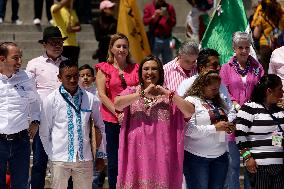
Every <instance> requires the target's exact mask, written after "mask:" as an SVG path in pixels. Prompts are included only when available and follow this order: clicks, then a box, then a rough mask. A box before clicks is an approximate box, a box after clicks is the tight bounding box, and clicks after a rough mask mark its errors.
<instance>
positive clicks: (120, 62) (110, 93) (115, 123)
mask: <svg viewBox="0 0 284 189" xmlns="http://www.w3.org/2000/svg"><path fill="white" fill-rule="evenodd" d="M138 66H139V65H138V64H133V63H132V61H131V56H130V52H129V41H128V38H127V37H126V36H125V35H123V34H120V33H117V34H114V35H113V36H112V37H111V40H110V44H109V49H108V59H107V62H102V63H99V64H97V65H96V66H95V68H96V70H97V76H96V85H97V89H98V94H99V97H100V100H101V102H102V108H101V113H102V118H103V120H104V123H105V132H106V140H107V160H108V182H109V188H110V189H115V187H116V177H117V174H118V144H119V131H120V122H121V120H122V118H123V113H122V112H118V111H116V110H115V108H114V104H113V102H114V98H115V97H116V96H117V95H118V94H119V93H121V92H122V91H123V90H124V89H125V88H126V87H127V86H136V85H138V82H139V79H138Z"/></svg>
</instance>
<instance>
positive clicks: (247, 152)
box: [242, 151, 250, 158]
mask: <svg viewBox="0 0 284 189" xmlns="http://www.w3.org/2000/svg"><path fill="white" fill-rule="evenodd" d="M248 155H250V151H245V152H244V153H243V154H242V157H243V158H246V157H247V156H248Z"/></svg>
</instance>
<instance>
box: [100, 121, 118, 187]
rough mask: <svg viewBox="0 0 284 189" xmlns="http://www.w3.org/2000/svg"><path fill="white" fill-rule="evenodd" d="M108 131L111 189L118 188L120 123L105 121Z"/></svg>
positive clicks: (106, 130) (108, 168) (109, 181)
mask: <svg viewBox="0 0 284 189" xmlns="http://www.w3.org/2000/svg"><path fill="white" fill-rule="evenodd" d="M104 124H105V132H106V141H107V146H106V151H107V161H108V167H107V170H108V184H109V189H116V181H117V175H118V145H119V132H120V125H119V124H118V123H111V122H106V121H104Z"/></svg>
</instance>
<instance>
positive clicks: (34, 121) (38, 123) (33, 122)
mask: <svg viewBox="0 0 284 189" xmlns="http://www.w3.org/2000/svg"><path fill="white" fill-rule="evenodd" d="M31 123H32V124H37V125H40V121H39V120H33V121H32V122H31Z"/></svg>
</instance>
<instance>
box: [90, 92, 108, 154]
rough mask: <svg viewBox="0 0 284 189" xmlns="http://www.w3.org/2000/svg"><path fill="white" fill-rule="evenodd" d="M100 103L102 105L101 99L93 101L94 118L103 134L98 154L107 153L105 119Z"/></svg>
mask: <svg viewBox="0 0 284 189" xmlns="http://www.w3.org/2000/svg"><path fill="white" fill-rule="evenodd" d="M95 99H96V98H95ZM100 105H101V103H100V101H99V100H95V101H94V102H93V106H92V118H93V120H94V124H95V126H96V127H97V128H98V129H99V130H100V132H101V134H102V142H101V145H100V147H99V149H98V154H101V153H103V154H106V135H105V124H104V122H103V119H102V117H101V113H100Z"/></svg>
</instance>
